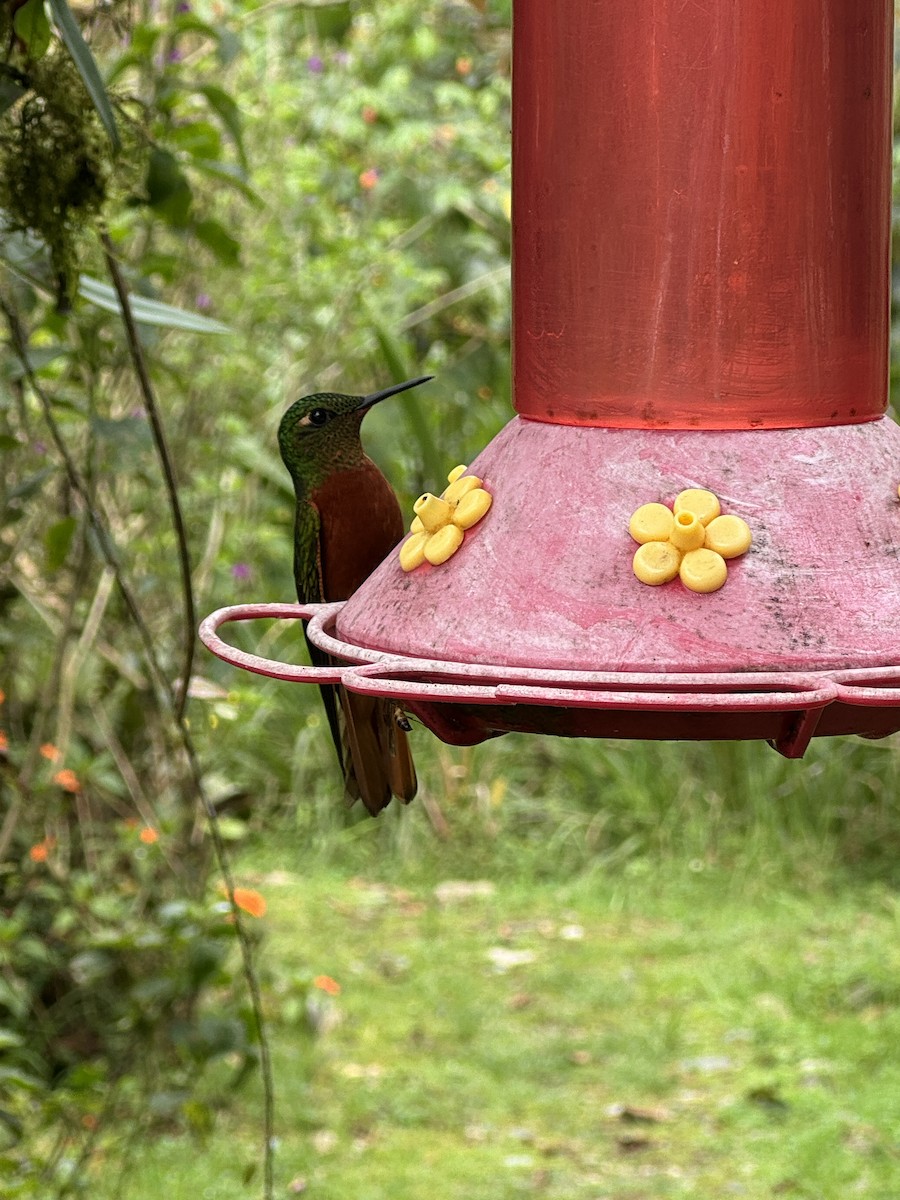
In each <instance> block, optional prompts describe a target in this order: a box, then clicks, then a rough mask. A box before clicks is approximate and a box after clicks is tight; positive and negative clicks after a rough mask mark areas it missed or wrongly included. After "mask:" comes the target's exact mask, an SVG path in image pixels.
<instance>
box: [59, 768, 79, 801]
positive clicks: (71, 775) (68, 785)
mask: <svg viewBox="0 0 900 1200" xmlns="http://www.w3.org/2000/svg"><path fill="white" fill-rule="evenodd" d="M53 782H54V783H58V784H59V786H60V787H61V788H62V790H63V791H64V792H71V793H72V794H73V795H77V793H78V792H80V791H81V784H80V783H79V781H78V776H77V775H76V774H75V772H74V771H71V770H69V768H68V767H63V769H62V770H61V771H57V772H56V774H55V775H54V776H53Z"/></svg>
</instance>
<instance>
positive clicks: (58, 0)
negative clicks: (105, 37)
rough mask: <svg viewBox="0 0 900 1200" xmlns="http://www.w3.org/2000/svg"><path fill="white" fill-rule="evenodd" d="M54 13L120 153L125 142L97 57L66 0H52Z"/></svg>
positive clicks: (89, 92) (113, 142) (98, 113)
mask: <svg viewBox="0 0 900 1200" xmlns="http://www.w3.org/2000/svg"><path fill="white" fill-rule="evenodd" d="M50 11H51V12H52V13H53V19H54V21H55V22H56V26H57V28H58V29H59V36H60V37H61V38H62V40H63V42H64V43H65V47H66V49H67V50H68V51H69V54H70V55H71V56H72V61H73V62H74V64H75V66H76V67H77V68H78V74H79V75H80V76H81V78H82V79H83V80H84V86H85V87H86V88H87V93H88V95H89V96H90V98H91V103H92V104H93V105H94V108H96V110H97V115H98V117H99V118H100V120H101V122H102V124H103V128H104V129H105V130H106V132H107V134H108V136H109V140H110V141H111V142H112V144H113V147H114V149H116V150H118V149H120V147H121V142H120V141H119V131H118V129H117V128H116V118H115V115H114V114H113V110H112V105H111V104H110V102H109V97H108V96H107V94H106V88H105V87H104V86H103V80H102V79H101V78H100V72H99V70H98V69H97V64H96V63H95V62H94V56H93V54H91V52H90V50H89V49H88V47H87V43H86V42H85V40H84V38H83V37H82V36H81V30H80V29H79V28H78V22H77V21H76V20H75V18H74V17H73V16H72V10H71V9H70V8H69V6H68V4H67V3H66V0H50ZM45 20H46V18H45Z"/></svg>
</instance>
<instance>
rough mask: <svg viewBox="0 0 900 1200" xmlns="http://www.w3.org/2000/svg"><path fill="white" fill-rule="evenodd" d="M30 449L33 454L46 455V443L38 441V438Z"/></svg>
mask: <svg viewBox="0 0 900 1200" xmlns="http://www.w3.org/2000/svg"><path fill="white" fill-rule="evenodd" d="M31 448H32V450H33V451H34V452H35V454H46V453H47V443H46V442H42V441H41V440H40V438H39V439H38V440H37V441H36V442H33V443H32V446H31Z"/></svg>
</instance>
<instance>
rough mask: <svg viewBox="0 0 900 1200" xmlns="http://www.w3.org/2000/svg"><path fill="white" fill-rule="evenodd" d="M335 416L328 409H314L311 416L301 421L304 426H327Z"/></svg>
mask: <svg viewBox="0 0 900 1200" xmlns="http://www.w3.org/2000/svg"><path fill="white" fill-rule="evenodd" d="M333 416H334V413H333V412H330V411H329V410H328V409H327V408H314V409H313V410H312V412H311V413H310V414H309V416H307V417H304V418H303V420H302V421H301V424H302V425H317V426H318V425H327V423H328V422H329V421H330V420H331V418H332V417H333Z"/></svg>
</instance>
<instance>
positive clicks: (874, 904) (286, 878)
mask: <svg viewBox="0 0 900 1200" xmlns="http://www.w3.org/2000/svg"><path fill="white" fill-rule="evenodd" d="M292 861H294V862H296V857H295V856H294V855H293V854H292V850H291V848H290V847H289V846H281V847H279V848H278V851H277V856H276V850H275V849H274V848H270V849H269V850H268V851H267V852H266V855H265V857H264V858H263V857H261V856H257V858H256V859H255V860H254V861H251V862H246V861H245V863H244V864H243V868H244V869H243V873H242V877H243V880H244V881H246V882H250V883H252V884H253V886H256V887H257V888H258V889H259V890H260V891H262V892H263V893H264V895H265V896H266V898H267V900H268V902H269V911H268V914H267V916H266V917H265V918H264V922H265V925H266V926H267V934H268V937H267V940H266V942H265V944H264V951H263V955H262V968H263V971H264V973H265V974H266V975H267V978H266V979H265V980H264V985H265V988H266V993H267V1005H268V1006H269V1008H270V1010H271V1019H272V1038H273V1050H274V1059H275V1071H276V1081H277V1093H278V1094H277V1109H278V1112H277V1124H278V1154H277V1176H276V1177H277V1187H276V1194H277V1195H279V1196H285V1197H289V1196H292V1195H305V1196H309V1197H315V1198H316V1200H320V1198H321V1200H388V1198H390V1200H432V1198H434V1200H453V1198H457V1197H458V1198H459V1200H463V1198H466V1200H497V1198H503V1197H518V1196H523V1195H524V1196H528V1195H534V1196H540V1197H546V1198H547V1200H551V1198H552V1200H557V1198H558V1200H563V1198H568V1197H591V1198H596V1200H600V1198H601V1197H615V1198H616V1200H626V1198H627V1200H656V1198H657V1197H669V1196H673V1197H675V1196H692V1197H703V1198H713V1197H720V1196H732V1195H733V1196H745V1197H753V1198H762V1197H775V1196H785V1197H809V1198H815V1200H827V1198H831V1197H834V1198H835V1200H837V1198H838V1197H841V1198H843V1197H846V1196H865V1197H870V1198H872V1200H875V1198H880V1200H896V1197H897V1196H898V1195H900V944H898V937H897V933H898V913H900V905H898V901H897V900H896V899H895V898H894V896H893V894H892V893H891V892H890V891H888V890H887V889H886V888H884V887H881V886H876V885H862V884H859V883H855V882H853V881H852V880H846V879H843V880H840V881H838V882H835V881H834V879H831V880H830V881H829V880H828V879H827V878H822V877H819V878H816V877H815V876H811V877H809V878H807V877H804V878H802V879H800V878H794V879H791V880H789V881H787V882H785V880H784V879H783V878H782V879H776V878H771V879H767V878H765V877H762V876H761V875H759V874H751V873H750V872H747V871H744V872H741V873H735V872H730V871H727V870H724V869H721V868H715V867H709V866H705V865H704V864H702V863H701V862H699V861H693V862H685V863H675V862H672V863H670V864H669V865H666V866H664V867H662V868H659V869H656V868H652V867H650V866H649V865H648V863H647V862H646V860H641V859H637V860H634V861H632V862H631V863H628V864H626V865H624V866H622V867H620V868H618V869H617V870H616V871H615V872H613V873H610V874H601V873H594V874H591V875H584V874H582V875H580V876H579V877H578V878H576V879H574V880H572V881H571V882H569V883H560V882H558V881H557V882H555V883H548V882H533V881H529V880H528V879H523V878H521V877H507V878H501V877H495V878H493V879H490V880H485V881H483V884H482V885H481V886H477V887H468V888H467V887H456V888H454V887H448V886H441V884H442V882H443V883H445V884H446V882H447V881H441V880H440V878H436V877H435V876H434V875H433V874H431V873H429V872H426V871H424V869H419V870H418V871H417V870H416V869H414V868H411V867H403V868H402V869H401V874H400V876H399V877H397V878H394V879H391V880H390V882H384V878H385V877H387V878H389V876H387V875H385V876H383V878H382V880H381V881H377V880H375V879H366V878H348V877H347V876H346V874H344V875H342V874H339V873H337V872H335V871H334V870H333V869H329V868H326V867H324V866H319V867H313V868H311V869H310V870H309V871H305V872H304V873H303V874H300V873H295V872H294V871H292V870H291V863H292ZM388 865H389V864H388ZM319 974H322V975H327V976H330V977H332V978H333V979H334V980H336V981H337V982H338V983H339V984H340V986H341V991H340V994H339V995H337V996H335V997H333V998H331V997H329V996H327V995H326V993H325V992H322V991H318V990H316V989H313V990H312V991H311V992H310V993H309V994H310V995H311V996H313V997H314V998H315V1000H316V1005H315V1016H316V1022H317V1023H318V1025H319V1029H320V1032H319V1033H318V1035H317V1036H315V1037H312V1036H311V1035H310V1033H309V1031H308V1029H309V1017H308V1012H307V1010H306V1007H305V1004H304V1003H303V997H304V995H305V991H304V988H305V986H307V985H308V981H309V979H310V978H312V977H313V976H316V975H319ZM298 998H299V999H298ZM260 1110H261V1103H260V1097H259V1090H258V1088H257V1086H256V1084H255V1083H253V1084H250V1085H248V1086H247V1087H246V1089H244V1090H243V1091H242V1092H241V1093H239V1095H238V1097H237V1101H236V1103H235V1104H234V1105H233V1106H232V1107H231V1108H229V1109H227V1110H224V1111H221V1112H220V1113H219V1114H218V1115H217V1117H216V1120H215V1123H214V1126H213V1128H212V1129H211V1130H210V1131H209V1132H208V1133H207V1134H206V1135H204V1136H202V1137H201V1136H199V1135H198V1136H195V1137H189V1136H179V1137H177V1138H176V1137H162V1138H161V1139H160V1140H158V1141H156V1142H152V1143H147V1144H145V1145H144V1146H143V1147H139V1148H137V1149H136V1150H135V1151H134V1153H133V1154H132V1158H131V1164H130V1169H129V1172H128V1174H127V1175H126V1176H125V1178H124V1180H123V1179H121V1178H120V1176H119V1174H118V1172H116V1173H115V1177H113V1173H112V1172H111V1171H110V1172H109V1178H105V1177H104V1172H103V1170H102V1167H101V1169H100V1173H99V1176H98V1178H97V1179H96V1181H95V1185H94V1188H93V1190H92V1195H93V1196H95V1197H97V1200H112V1197H114V1196H115V1197H116V1198H117V1200H147V1198H149V1197H152V1198H155V1197H164V1198H165V1200H226V1198H227V1200H238V1198H242V1200H243V1198H244V1197H246V1198H247V1200H251V1198H253V1200H255V1198H256V1197H257V1196H258V1195H259V1194H260V1190H261V1180H260V1170H259V1168H258V1167H256V1166H255V1164H256V1163H257V1161H258V1157H259V1154H258V1149H259V1142H260V1137H261V1135H260Z"/></svg>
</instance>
